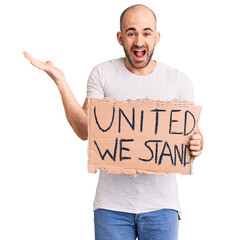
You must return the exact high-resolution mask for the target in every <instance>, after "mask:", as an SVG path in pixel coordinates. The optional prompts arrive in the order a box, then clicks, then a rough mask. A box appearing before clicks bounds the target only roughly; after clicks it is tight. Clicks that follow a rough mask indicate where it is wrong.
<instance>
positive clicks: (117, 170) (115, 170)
mask: <svg viewBox="0 0 227 240" xmlns="http://www.w3.org/2000/svg"><path fill="white" fill-rule="evenodd" d="M97 170H104V171H106V172H107V173H110V174H127V175H130V176H138V175H140V174H141V173H144V174H155V175H164V174H170V173H171V172H170V173H166V172H154V171H147V170H137V169H125V168H121V167H116V166H110V165H109V166H106V165H96V164H88V172H89V173H93V174H94V173H96V172H97ZM181 174H183V175H188V174H192V166H191V165H187V167H185V172H184V173H181Z"/></svg>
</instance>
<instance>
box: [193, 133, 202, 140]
mask: <svg viewBox="0 0 227 240" xmlns="http://www.w3.org/2000/svg"><path fill="white" fill-rule="evenodd" d="M190 139H191V140H200V139H201V135H200V134H194V135H191V137H190Z"/></svg>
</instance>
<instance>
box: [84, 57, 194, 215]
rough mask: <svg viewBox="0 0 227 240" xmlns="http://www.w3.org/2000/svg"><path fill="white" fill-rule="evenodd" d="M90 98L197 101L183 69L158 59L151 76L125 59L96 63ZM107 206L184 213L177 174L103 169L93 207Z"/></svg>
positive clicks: (89, 82)
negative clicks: (133, 173) (129, 66)
mask: <svg viewBox="0 0 227 240" xmlns="http://www.w3.org/2000/svg"><path fill="white" fill-rule="evenodd" d="M87 97H91V98H99V99H103V97H111V98H114V99H116V100H127V99H139V98H140V99H142V98H146V97H148V98H150V99H152V100H163V101H168V100H173V99H174V98H176V99H179V100H189V101H194V91H193V86H192V84H191V81H190V80H189V78H188V77H187V76H186V75H185V74H184V73H182V72H180V71H178V70H176V69H174V68H171V67H170V66H168V65H166V64H163V63H161V62H158V61H156V66H155V68H154V70H153V71H152V72H151V73H150V74H148V75H145V76H144V75H136V74H133V73H132V72H130V71H129V70H128V69H127V68H126V67H125V64H124V60H123V58H118V59H114V60H110V61H107V62H104V63H101V64H98V65H97V66H95V67H94V68H93V69H92V71H91V73H90V76H89V78H88V82H87ZM97 208H103V209H109V210H113V211H121V212H128V213H144V212H150V211H155V210H159V209H163V208H165V209H166V208H167V209H175V210H177V211H178V212H179V215H180V214H181V212H180V204H179V199H178V189H177V181H176V174H174V173H171V174H164V175H163V176H161V175H153V174H143V173H142V174H140V175H138V176H136V177H135V176H129V175H125V174H109V173H107V172H106V171H104V170H99V180H98V185H97V188H96V195H95V199H94V202H93V209H94V210H95V209H97Z"/></svg>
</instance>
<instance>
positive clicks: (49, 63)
mask: <svg viewBox="0 0 227 240" xmlns="http://www.w3.org/2000/svg"><path fill="white" fill-rule="evenodd" d="M46 63H47V64H48V65H50V66H54V64H53V63H52V62H51V61H46Z"/></svg>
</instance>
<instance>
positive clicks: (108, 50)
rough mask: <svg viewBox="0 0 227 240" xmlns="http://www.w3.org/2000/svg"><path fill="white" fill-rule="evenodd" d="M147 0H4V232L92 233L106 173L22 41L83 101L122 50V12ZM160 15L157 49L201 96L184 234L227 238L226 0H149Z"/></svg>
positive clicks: (185, 191) (58, 236)
mask: <svg viewBox="0 0 227 240" xmlns="http://www.w3.org/2000/svg"><path fill="white" fill-rule="evenodd" d="M136 3H139V1H132V0H131V1H129V0H124V1H119V2H117V1H106V0H96V1H88V0H83V1H80V2H76V1H69V0H64V1H57V0H55V1H51V0H45V1H44V0H39V1H31V0H27V1H25V0H21V1H15V0H14V1H10V0H9V1H7V2H6V1H5V3H2V2H1V4H0V23H1V28H0V31H1V44H0V74H1V85H0V104H1V106H0V107H1V108H0V110H1V124H0V136H1V143H0V144H1V145H0V146H1V151H0V239H1V240H17V239H23V240H31V239H32V240H36V239H37V240H40V239H42V240H47V239H48V240H52V239H54V240H63V239H64V240H65V239H67V240H72V239H89V240H90V239H94V226H93V210H92V209H93V208H92V207H93V206H92V204H93V199H94V195H95V190H96V184H97V180H98V174H95V175H94V174H89V173H87V141H82V140H80V139H79V138H78V137H77V136H76V134H75V133H74V132H73V130H72V129H71V127H70V125H69V124H68V122H67V120H66V117H65V113H64V108H63V104H62V101H61V97H60V94H59V92H58V89H57V87H56V85H55V83H54V82H53V81H52V79H51V78H50V77H49V76H48V75H47V74H46V73H45V72H42V71H41V70H39V69H37V68H35V67H34V66H32V65H31V64H30V63H29V61H28V60H27V59H26V58H24V56H23V51H27V52H28V53H30V54H31V55H32V56H33V57H35V58H37V59H39V60H41V61H47V60H50V61H52V62H53V63H54V64H55V65H56V66H57V67H59V68H60V69H61V70H62V71H63V72H64V74H65V76H66V79H67V81H68V83H69V85H70V87H71V89H72V91H73V92H74V94H75V96H76V98H77V100H78V101H79V103H80V104H83V102H84V100H85V97H86V83H87V78H88V75H89V73H90V71H91V69H92V68H93V67H94V66H95V65H96V64H98V63H100V62H103V61H106V60H109V59H112V58H118V57H121V56H124V52H123V49H122V48H121V47H120V45H119V44H118V42H117V40H116V33H117V31H118V30H119V17H120V14H121V12H122V11H123V10H124V9H125V8H126V7H128V6H130V5H132V4H136ZM140 3H143V4H145V5H147V6H149V7H150V8H151V9H153V10H154V12H155V13H156V15H157V26H158V31H160V33H161V39H160V42H159V44H158V45H157V47H156V49H155V53H154V56H153V59H155V60H158V61H161V62H163V63H166V64H168V65H170V66H172V67H174V68H177V69H179V70H181V71H183V72H184V73H186V74H187V75H188V76H189V77H190V79H191V81H192V83H193V85H194V90H195V103H196V104H197V105H202V107H203V110H202V113H201V120H200V129H201V131H202V133H203V135H204V151H203V154H202V155H201V156H200V157H199V158H198V159H196V161H195V163H194V171H193V175H190V176H181V175H178V184H179V197H180V201H181V207H182V212H183V216H182V220H181V221H180V228H179V240H191V239H195V240H197V239H198V240H200V239H227V236H226V235H227V233H226V220H225V218H226V217H225V216H226V214H227V211H226V202H227V197H226V196H227V195H226V194H225V191H226V186H225V183H226V180H227V179H226V170H227V164H226V160H227V158H226V154H225V152H226V135H227V131H226V126H225V124H226V114H225V112H226V85H225V82H226V80H227V76H226V66H225V65H226V54H227V51H226V42H227V34H226V24H225V23H226V22H227V16H226V7H225V3H224V1H221V0H216V1H207V0H200V1H197V0H191V1H186V0H171V1H168V0H166V1H165V0H157V1H142V2H140Z"/></svg>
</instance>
